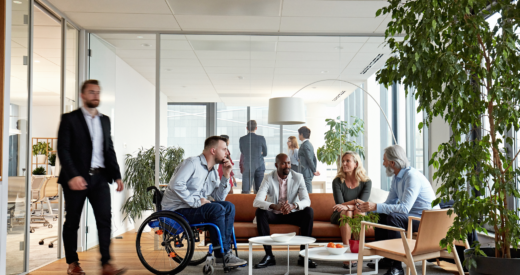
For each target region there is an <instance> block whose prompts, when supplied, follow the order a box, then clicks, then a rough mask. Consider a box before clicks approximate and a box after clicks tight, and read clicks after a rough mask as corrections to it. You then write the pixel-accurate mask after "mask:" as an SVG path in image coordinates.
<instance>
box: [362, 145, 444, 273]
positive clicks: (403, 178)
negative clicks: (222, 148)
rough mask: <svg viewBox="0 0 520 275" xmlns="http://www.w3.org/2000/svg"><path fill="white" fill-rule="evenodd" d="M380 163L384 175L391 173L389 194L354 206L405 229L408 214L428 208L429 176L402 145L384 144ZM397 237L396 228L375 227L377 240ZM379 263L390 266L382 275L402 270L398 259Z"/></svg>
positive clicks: (415, 225) (414, 225) (430, 196)
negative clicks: (415, 165) (374, 213)
mask: <svg viewBox="0 0 520 275" xmlns="http://www.w3.org/2000/svg"><path fill="white" fill-rule="evenodd" d="M383 166H385V168H386V175H387V176H388V177H392V176H393V177H394V178H393V180H392V185H391V187H390V193H389V194H388V198H387V199H386V201H385V202H384V203H377V204H376V203H372V202H361V204H359V205H358V206H357V207H358V209H359V210H360V211H362V212H368V211H374V212H377V213H379V223H380V224H384V225H390V226H395V227H400V228H403V229H408V216H415V217H421V215H422V211H423V210H431V209H432V202H433V201H434V200H435V193H434V192H433V189H432V186H431V184H430V182H429V181H428V179H427V178H426V177H425V176H424V175H423V174H422V173H421V172H419V171H417V170H416V169H415V168H413V167H411V166H410V162H409V161H408V158H407V157H406V152H405V151H404V149H403V147H401V146H399V145H392V146H389V147H387V148H386V149H385V151H384V154H383ZM433 209H439V206H438V205H436V206H435V207H433ZM412 230H413V232H417V231H418V230H419V221H416V220H415V221H413V222H412ZM398 238H401V235H400V234H399V232H397V231H392V230H386V229H380V228H377V227H376V228H375V239H376V241H382V240H389V239H398ZM368 267H370V268H375V265H374V264H370V263H369V264H368ZM379 267H380V268H389V269H388V271H387V272H386V273H385V275H403V274H404V270H403V267H402V265H401V262H399V261H394V260H390V259H387V258H385V259H383V260H381V261H379Z"/></svg>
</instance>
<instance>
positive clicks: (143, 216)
mask: <svg viewBox="0 0 520 275" xmlns="http://www.w3.org/2000/svg"><path fill="white" fill-rule="evenodd" d="M152 214H153V210H145V211H143V212H142V213H141V218H140V219H139V218H137V219H135V221H134V229H135V230H136V231H137V229H139V227H140V226H141V224H142V223H143V222H144V220H146V218H148V217H150V215H152ZM151 230H152V229H151V228H150V227H149V226H148V225H147V226H146V227H145V228H144V230H143V232H150V231H151Z"/></svg>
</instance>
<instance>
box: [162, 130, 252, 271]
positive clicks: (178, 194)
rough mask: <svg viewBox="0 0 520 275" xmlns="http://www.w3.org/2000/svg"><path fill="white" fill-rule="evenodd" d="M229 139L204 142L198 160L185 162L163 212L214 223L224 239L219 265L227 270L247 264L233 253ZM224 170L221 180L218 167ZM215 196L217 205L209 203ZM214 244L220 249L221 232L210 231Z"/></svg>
mask: <svg viewBox="0 0 520 275" xmlns="http://www.w3.org/2000/svg"><path fill="white" fill-rule="evenodd" d="M226 144H227V139H226V138H224V137H219V136H212V137H209V138H207V139H206V141H205V142H204V151H202V154H201V155H199V156H196V157H190V158H187V159H186V160H184V161H183V162H182V163H181V164H180V165H179V167H177V169H175V173H174V175H173V177H172V179H171V180H170V183H169V184H168V186H167V187H166V190H165V192H164V195H163V199H162V203H161V205H162V208H163V210H170V211H176V212H177V213H179V214H181V215H183V216H184V217H186V219H187V220H188V221H189V222H190V223H192V224H194V223H213V224H215V225H216V226H217V227H218V229H219V230H220V233H221V235H222V244H223V246H224V255H222V252H221V251H220V249H214V252H215V257H216V258H217V263H223V262H224V261H225V262H226V266H229V267H231V266H241V265H244V264H246V263H247V262H246V261H244V260H242V259H240V258H238V257H237V256H235V254H233V253H232V250H231V242H232V238H233V224H234V220H235V206H234V205H233V204H232V203H230V202H227V201H225V199H226V196H227V194H228V192H229V190H230V188H231V186H230V185H229V178H230V174H231V169H232V165H231V162H230V161H229V159H228V158H227V156H228V152H229V151H228V150H227V145H226ZM217 164H220V165H222V166H223V168H222V171H223V175H222V177H221V178H219V176H218V173H217V168H215V165H217ZM208 196H211V197H212V198H213V199H214V200H215V201H209V200H208ZM209 231H210V238H211V243H212V244H213V246H218V245H219V238H218V233H217V231H216V230H215V229H214V228H213V227H210V228H209Z"/></svg>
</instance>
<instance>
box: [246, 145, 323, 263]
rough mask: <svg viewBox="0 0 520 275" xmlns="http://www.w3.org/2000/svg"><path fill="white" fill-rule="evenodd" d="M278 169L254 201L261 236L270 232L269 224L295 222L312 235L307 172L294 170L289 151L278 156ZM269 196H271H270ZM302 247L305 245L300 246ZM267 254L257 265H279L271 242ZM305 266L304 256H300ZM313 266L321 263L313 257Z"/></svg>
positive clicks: (304, 233)
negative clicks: (316, 261) (303, 173)
mask: <svg viewBox="0 0 520 275" xmlns="http://www.w3.org/2000/svg"><path fill="white" fill-rule="evenodd" d="M275 166H276V170H275V171H273V172H271V173H269V174H268V175H266V176H265V178H264V180H263V181H262V185H261V186H260V189H258V193H257V194H256V198H255V201H254V202H253V206H254V207H258V208H257V209H256V226H257V229H258V236H268V235H270V234H271V233H270V229H269V224H292V225H296V226H298V227H300V231H301V235H302V236H308V237H310V236H311V235H312V226H313V217H314V211H313V210H312V208H311V207H310V206H311V200H310V199H309V194H308V193H307V187H306V186H305V180H304V179H303V175H302V174H300V173H297V172H295V171H293V170H291V159H290V158H289V157H288V156H287V155H286V154H278V155H277V156H276V163H275ZM266 196H267V199H266ZM300 249H301V250H304V249H305V245H302V246H300ZM264 250H265V254H266V255H265V257H264V258H263V259H262V261H260V263H258V264H256V265H255V268H264V267H268V266H271V265H276V260H275V258H274V255H273V252H272V250H271V246H270V245H264ZM298 265H300V266H304V258H303V257H302V256H300V257H299V258H298ZM309 267H311V268H316V267H317V264H316V263H314V262H313V261H311V260H310V259H309Z"/></svg>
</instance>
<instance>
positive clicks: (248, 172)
mask: <svg viewBox="0 0 520 275" xmlns="http://www.w3.org/2000/svg"><path fill="white" fill-rule="evenodd" d="M246 129H247V131H248V132H249V133H248V134H247V135H245V136H243V137H241V138H240V140H239V144H240V152H241V153H242V154H243V155H244V164H243V167H244V172H243V173H242V194H249V192H250V190H251V178H254V181H255V186H254V189H255V194H256V193H257V192H258V188H260V184H262V181H263V180H264V172H265V162H264V157H266V156H267V143H266V141H265V138H264V137H263V136H259V135H257V134H255V132H256V129H257V125H256V121H254V120H250V121H248V122H247V126H246Z"/></svg>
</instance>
